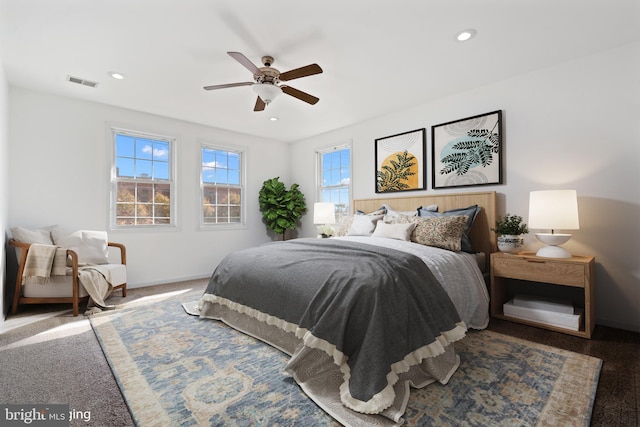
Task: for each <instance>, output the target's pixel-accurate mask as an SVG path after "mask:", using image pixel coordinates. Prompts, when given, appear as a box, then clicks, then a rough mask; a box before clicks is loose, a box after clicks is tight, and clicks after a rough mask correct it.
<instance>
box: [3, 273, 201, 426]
mask: <svg viewBox="0 0 640 427" xmlns="http://www.w3.org/2000/svg"><path fill="white" fill-rule="evenodd" d="M207 282H208V279H202V280H194V281H189V282H181V283H174V284H168V285H160V286H153V287H148V288H140V289H130V290H128V296H127V297H126V298H122V297H121V292H119V291H116V293H115V294H114V295H113V296H111V297H110V298H109V300H108V303H109V304H114V305H119V304H125V305H127V306H131V305H136V304H144V303H145V301H146V300H145V299H144V297H147V296H148V295H157V294H159V295H162V294H163V293H172V292H177V291H180V290H190V292H194V295H199V294H202V292H203V291H204V289H205V288H206V284H207ZM67 307H70V305H49V306H46V305H33V306H22V307H21V308H20V309H19V311H18V314H17V315H15V316H11V315H10V316H9V317H8V318H7V320H6V321H5V324H3V325H2V328H3V329H0V366H1V370H2V371H1V372H2V381H0V403H3V404H68V405H69V408H70V409H71V410H76V411H82V412H83V413H88V414H89V415H90V421H89V422H86V421H84V420H81V419H78V420H75V421H71V423H70V425H71V426H74V427H75V426H85V427H90V426H99V427H104V426H110V427H119V426H134V425H135V424H134V422H133V420H132V419H131V416H130V414H129V411H128V409H127V406H126V403H125V401H124V399H123V397H122V394H121V393H120V389H119V388H118V385H117V383H116V381H115V379H114V377H113V373H112V372H111V369H110V368H109V365H108V364H107V361H106V359H105V357H104V355H103V353H102V349H101V347H100V345H99V344H98V341H97V339H96V336H95V334H94V332H93V330H92V329H91V326H90V324H89V321H88V320H87V318H86V317H84V316H82V315H80V316H78V317H73V316H72V314H71V310H70V309H69V310H65V309H66V308H67ZM60 310H64V311H62V312H60ZM56 312H57V313H58V314H57V315H54V316H53V317H46V316H45V313H56ZM39 317H42V319H40V320H38V321H35V322H31V323H29V321H30V320H32V319H35V318H39ZM22 323H26V324H24V325H22ZM15 325H21V326H15ZM14 326H15V327H14ZM9 328H11V329H9ZM7 329H9V330H7Z"/></svg>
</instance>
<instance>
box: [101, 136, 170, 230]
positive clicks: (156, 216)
mask: <svg viewBox="0 0 640 427" xmlns="http://www.w3.org/2000/svg"><path fill="white" fill-rule="evenodd" d="M112 132H113V137H114V144H113V146H114V157H113V158H114V162H113V168H112V170H113V172H112V191H111V200H112V206H115V209H113V208H112V209H111V226H112V227H113V228H127V227H148V226H171V225H175V224H174V223H175V220H174V214H173V212H174V200H175V194H174V191H173V188H174V182H173V167H172V161H173V149H174V147H173V146H174V142H175V140H174V139H171V138H164V137H158V136H154V135H146V134H141V133H134V132H129V131H123V130H118V129H113V130H112Z"/></svg>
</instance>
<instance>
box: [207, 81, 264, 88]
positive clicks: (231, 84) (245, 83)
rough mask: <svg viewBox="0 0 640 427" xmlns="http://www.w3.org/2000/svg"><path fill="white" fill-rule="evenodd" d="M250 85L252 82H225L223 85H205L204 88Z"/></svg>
mask: <svg viewBox="0 0 640 427" xmlns="http://www.w3.org/2000/svg"><path fill="white" fill-rule="evenodd" d="M251 85H253V82H242V83H227V84H224V85H213V86H205V87H204V90H214V89H224V88H227V87H237V86H251Z"/></svg>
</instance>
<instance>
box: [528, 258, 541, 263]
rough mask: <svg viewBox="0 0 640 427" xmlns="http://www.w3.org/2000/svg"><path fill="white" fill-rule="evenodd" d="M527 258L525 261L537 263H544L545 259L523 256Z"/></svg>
mask: <svg viewBox="0 0 640 427" xmlns="http://www.w3.org/2000/svg"><path fill="white" fill-rule="evenodd" d="M525 259H526V260H527V262H537V263H538V264H544V263H545V261H544V260H541V259H534V258H525Z"/></svg>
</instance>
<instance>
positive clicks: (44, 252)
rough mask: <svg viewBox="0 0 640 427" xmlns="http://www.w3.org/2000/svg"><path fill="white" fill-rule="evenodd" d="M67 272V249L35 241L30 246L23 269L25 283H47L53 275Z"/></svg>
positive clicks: (61, 274)
mask: <svg viewBox="0 0 640 427" xmlns="http://www.w3.org/2000/svg"><path fill="white" fill-rule="evenodd" d="M66 274H67V250H66V249H63V248H59V247H57V246H53V245H42V244H38V243H34V244H32V245H31V246H30V247H29V251H28V252H27V259H26V260H25V263H24V270H23V271H22V282H23V283H24V284H29V283H37V284H41V285H44V284H47V283H49V278H50V277H51V276H65V275H66Z"/></svg>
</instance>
